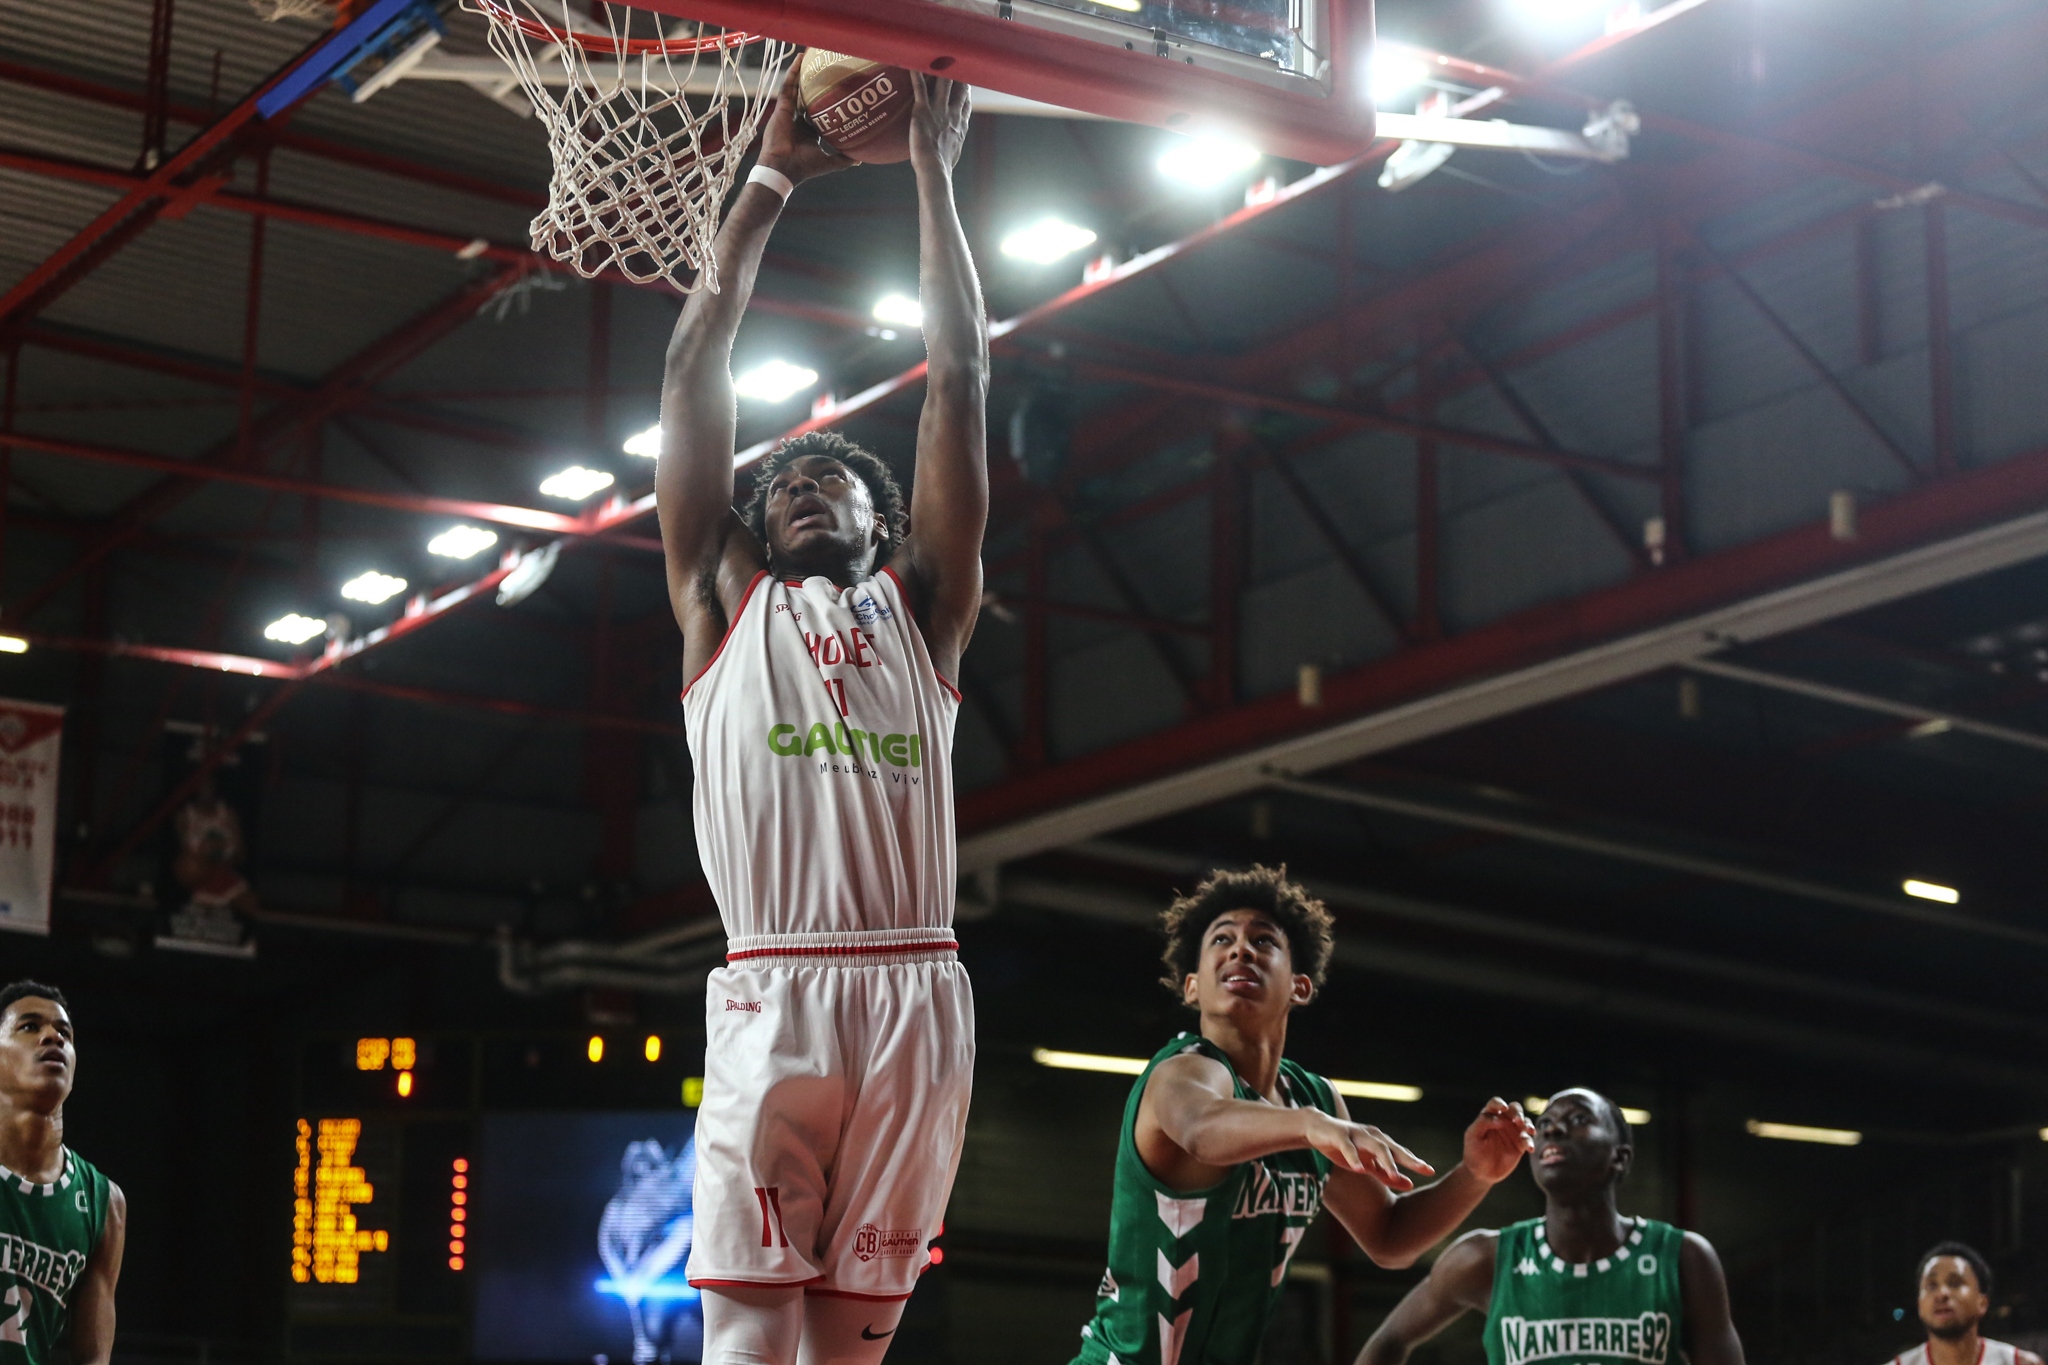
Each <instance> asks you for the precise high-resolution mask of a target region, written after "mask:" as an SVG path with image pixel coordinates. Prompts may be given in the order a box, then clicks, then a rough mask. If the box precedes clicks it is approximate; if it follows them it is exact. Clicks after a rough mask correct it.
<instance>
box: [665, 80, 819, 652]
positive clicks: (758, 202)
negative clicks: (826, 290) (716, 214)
mask: <svg viewBox="0 0 2048 1365" xmlns="http://www.w3.org/2000/svg"><path fill="white" fill-rule="evenodd" d="M797 98H798V97H797V76H796V72H795V70H793V69H792V70H791V72H790V74H789V79H788V80H786V81H784V82H783V85H782V94H781V96H780V98H779V99H778V100H777V101H776V105H775V111H774V113H772V114H770V115H769V116H768V121H767V124H766V125H765V126H764V127H763V129H762V132H761V158H760V164H761V165H763V166H766V167H768V168H769V169H770V170H773V171H777V172H780V173H781V174H782V175H784V176H786V177H788V179H789V180H790V182H791V183H792V184H802V183H803V182H804V181H806V180H809V179H812V178H814V177H816V176H819V175H823V174H825V173H827V172H828V171H832V170H837V169H838V168H840V167H841V166H845V165H848V164H850V163H848V162H847V161H845V160H843V159H841V158H839V157H836V156H834V155H833V154H832V153H831V152H828V151H826V150H825V148H824V147H822V146H821V145H820V144H819V143H818V142H817V139H816V138H814V137H811V136H808V135H807V134H805V133H804V132H803V131H801V125H799V124H798V123H797V121H796V106H797ZM781 214H782V196H781V195H779V194H778V193H776V192H775V190H773V189H770V188H769V187H768V186H766V185H757V184H745V185H742V186H741V187H740V192H739V194H738V196H737V197H735V199H734V200H733V205H732V209H731V211H730V212H729V213H727V215H726V219H725V224H724V226H722V227H720V228H719V230H718V238H717V241H716V242H715V244H714V246H713V254H714V256H715V258H716V260H717V266H718V292H717V293H715V294H714V293H712V292H711V291H710V290H708V289H700V290H698V291H697V292H696V293H694V294H692V295H690V300H689V302H688V303H686V304H684V305H683V315H682V317H681V318H680V319H679V320H678V321H677V323H676V330H675V334H674V335H673V336H672V337H670V339H669V344H668V359H667V364H666V366H665V368H664V372H663V376H662V386H661V457H660V460H659V462H658V463H657V464H656V465H655V470H654V493H655V502H656V506H657V510H658V511H659V512H660V515H661V544H662V550H663V552H664V553H665V555H666V556H667V560H668V592H669V602H670V605H671V606H672V607H673V608H674V610H675V614H676V624H677V625H679V626H681V627H682V629H683V637H684V645H683V663H684V673H685V676H689V677H694V676H695V675H696V673H697V672H698V670H699V669H700V668H702V667H703V665H704V664H705V663H707V662H709V661H710V658H711V655H712V653H713V652H714V651H715V650H716V649H717V648H718V641H719V640H720V638H721V637H722V636H723V635H724V633H725V625H726V620H727V618H728V616H729V615H730V613H731V612H732V610H733V609H734V608H735V607H736V606H737V605H738V602H739V597H740V594H741V593H742V592H744V591H745V589H746V585H747V580H748V579H750V578H751V577H752V576H753V573H754V571H755V570H756V569H758V568H761V567H763V566H764V565H765V564H766V562H767V557H766V553H765V552H764V551H763V550H762V548H761V546H760V545H759V543H757V542H756V541H755V540H754V538H753V536H752V535H750V534H749V533H748V532H747V530H746V528H745V527H744V526H742V525H741V524H740V521H739V518H738V517H736V516H734V515H733V511H732V456H733V433H734V430H735V427H736V425H737V418H736V414H735V411H734V397H733V388H732V343H733V338H734V337H735V336H736V335H737V334H738V332H739V327H740V318H741V317H742V316H743V315H744V314H745V313H746V311H747V303H748V301H749V300H751V299H752V298H753V296H754V277H755V275H756V274H757V273H759V271H760V268H761V254H762V252H763V251H764V250H765V249H766V248H767V245H768V235H769V233H770V232H772V231H773V230H774V227H775V222H776V220H777V219H778V218H779V217H780V216H781Z"/></svg>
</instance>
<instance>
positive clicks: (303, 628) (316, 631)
mask: <svg viewBox="0 0 2048 1365" xmlns="http://www.w3.org/2000/svg"><path fill="white" fill-rule="evenodd" d="M326 633H327V623H326V622H325V621H323V620H321V619H320V618H319V617H317V616H301V615H299V614H298V613H297V612H295V611H293V612H287V613H285V614H284V615H283V616H280V617H278V618H277V619H276V620H275V621H272V622H271V623H270V624H269V625H267V626H265V627H264V628H263V638H264V639H266V640H277V641H279V642H281V643H283V644H288V645H302V644H304V643H306V641H308V640H311V639H315V638H317V637H319V636H322V635H325V634H326Z"/></svg>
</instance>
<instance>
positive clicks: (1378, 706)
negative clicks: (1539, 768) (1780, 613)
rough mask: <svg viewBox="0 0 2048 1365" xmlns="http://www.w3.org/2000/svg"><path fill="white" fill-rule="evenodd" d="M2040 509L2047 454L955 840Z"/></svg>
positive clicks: (1120, 756)
mask: <svg viewBox="0 0 2048 1365" xmlns="http://www.w3.org/2000/svg"><path fill="white" fill-rule="evenodd" d="M2044 502H2048V450H2038V451H2034V452H2031V453H2029V454H2026V455H2021V456H2016V457H2014V458H2012V459H2009V460H2006V461H2003V462H2001V463H1999V464H1996V465H1991V466H1987V467H1984V468H1979V469H1972V470H1969V471H1966V472H1964V473H1960V474H1957V475H1954V476H1952V477H1950V478H1947V479H1943V480H1939V481H1936V482H1933V483H1929V484H1924V485H1921V486H1919V487H1917V488H1914V489H1912V490H1910V491H1908V492H1905V493H1901V494H1899V495H1897V496H1896V497H1893V498H1890V499H1887V500H1885V501H1882V502H1878V503H1874V504H1872V505H1870V506H1868V507H1867V508H1865V509H1864V511H1863V514H1862V516H1861V518H1860V521H1859V525H1858V534H1857V538H1856V539H1855V540H1853V541H1846V542H1845V541H1839V540H1836V539H1834V537H1833V536H1832V535H1831V534H1830V533H1829V528H1828V525H1827V522H1826V521H1825V520H1824V519H1823V520H1822V521H1820V522H1815V523H1808V524H1806V525H1803V526H1799V527H1796V528H1794V529H1792V530H1790V531H1785V532H1781V533H1779V534H1777V535H1773V536H1769V537H1766V538H1764V539H1762V540H1759V541H1754V542H1751V543H1750V544H1747V545H1743V546H1739V547H1737V548H1735V549H1730V550H1724V551H1721V552H1719V553H1715V554H1709V555H1702V556H1699V557H1697V558H1694V559H1691V560H1689V561H1687V562H1685V563H1683V564H1678V565H1673V566H1671V567H1667V568H1665V569H1663V570H1660V571H1659V572H1657V573H1652V574H1639V575H1636V576H1635V577H1632V578H1630V579H1629V580H1627V581H1626V582H1623V583H1620V584H1618V585H1616V586H1614V587H1612V588H1605V589H1601V590H1599V591H1596V592H1592V593H1587V594H1584V595H1583V596H1580V597H1575V598H1571V599H1569V600H1566V601H1562V602H1551V603H1546V604H1544V605H1542V606H1538V607H1533V608H1530V609H1528V610H1525V611H1521V612H1518V613H1516V614H1514V615H1512V616H1509V617H1507V618H1505V619H1503V620H1500V621H1496V622H1495V623H1493V624H1492V625H1488V626H1483V627H1480V628H1479V629H1477V630H1473V631H1470V632H1468V633H1466V634H1463V635H1457V636H1452V637H1450V638H1448V639H1445V640H1440V641H1435V642H1432V643H1429V644H1424V645H1418V646H1413V647H1410V648H1408V649H1405V650H1402V651H1401V652H1400V653H1397V654H1394V655H1392V656H1390V657H1388V658H1385V659H1382V660H1380V661H1378V662H1375V663H1371V664H1367V665H1365V666H1363V667H1360V668H1356V669H1353V670H1351V671H1349V672H1346V673H1342V674H1338V675H1336V676H1334V677H1330V678H1326V679H1325V680H1324V683H1323V703H1324V704H1323V706H1322V707H1320V708H1318V709H1313V710H1311V709H1307V708H1304V707H1302V706H1301V705H1300V703H1299V701H1298V700H1297V699H1296V698H1295V697H1294V696H1293V695H1292V694H1291V693H1287V694H1281V695H1276V696H1269V697H1265V698H1262V699H1260V700H1258V701H1255V702H1248V703H1245V704H1243V705H1240V706H1236V707H1232V708H1230V709H1229V710H1227V711H1221V712H1215V713H1211V714H1209V715H1205V716H1201V717H1198V718H1196V719H1193V720H1190V721H1187V722H1184V723H1182V724H1179V725H1176V726H1173V727H1170V728H1168V729H1166V730H1163V731H1160V732H1157V733H1154V734H1151V735H1147V736H1145V737H1144V738H1142V739H1137V740H1132V741H1129V742H1127V743H1124V744H1119V745H1115V746H1112V747H1111V748H1108V749H1102V750H1098V751H1097V752H1095V753H1092V754H1089V755H1086V756H1084V757H1082V758H1077V759H1073V760H1071V761H1069V762H1066V763H1061V764H1057V765H1054V766H1052V767H1049V768H1045V769H1042V770H1040V771H1038V772H1035V773H1028V774H1024V775H1021V776H1018V777H1014V778H1010V779H1008V780H1005V781H1003V782H1000V783H997V784H996V785H994V786H991V787H987V788H984V789H982V790H981V791H978V792H972V793H968V794H966V795H963V796H962V797H961V798H960V811H959V822H960V829H961V832H962V833H963V834H965V833H971V832H975V831H980V830H986V829H990V828H993V827H995V826H998V825H1004V824H1008V823H1011V822H1013V821H1016V820H1019V819H1022V818H1025V817H1027V816H1031V815H1036V814H1039V813H1041V812H1044V811H1048V810H1053V809H1056V808H1059V807H1062V806H1065V805H1068V804H1071V803H1073V802H1075V801H1078V800H1081V799H1083V798H1086V797H1092V796H1100V795H1103V794H1105V793H1108V792H1113V791H1117V790H1120V789H1123V788H1126V787H1131V786H1135V785H1137V784H1139V783H1142V782H1146V781H1150V780H1154V779H1158V778H1162V777H1165V776H1168V775H1170V774H1172V773H1175V772H1179V771H1182V770H1184V769H1186V768H1189V767H1192V766H1195V765H1197V764H1200V763H1205V762H1209V761H1213V760H1215V759H1219V758H1223V757H1226V756H1228V755H1230V754H1233V753H1240V752H1243V751H1245V750H1249V749H1255V748H1258V747H1259V746H1261V745H1264V744H1268V743H1273V742H1276V741H1279V740H1283V739H1288V738H1292V737H1295V736H1299V735H1303V734H1309V733H1313V732H1315V731H1318V730H1323V729H1326V728H1328V727H1329V726H1331V725H1333V724H1335V723H1337V722H1339V721H1342V720H1345V719H1347V718H1350V717H1354V716H1361V715H1366V714H1370V713H1372V712H1377V711H1382V710H1385V709H1387V708H1389V707H1393V706H1397V705H1400V704H1402V703H1404V702H1409V701H1414V700H1416V699H1418V698H1421V697H1425V696H1428V695H1431V694H1433V693H1436V692H1441V691H1444V690H1446V689H1448V688H1451V687H1454V686H1457V685H1459V684H1461V683H1466V682H1470V681H1472V680H1475V679H1478V678H1483V677H1487V676H1491V675H1494V674H1499V673H1505V672H1509V671H1512V670H1514V669H1517V668H1524V667H1529V666H1532V665H1535V664H1538V663H1541V662H1544V661H1546V660H1549V659H1554V658H1557V657H1560V656H1562V655H1566V654H1569V653H1572V652H1574V651H1576V650H1581V649H1586V648H1590V647H1592V646H1595V645H1598V644H1600V643H1602V642H1604V641H1608V640H1612V639H1615V638H1618V637H1620V636H1623V635H1627V634H1630V633H1632V632H1636V631H1642V630H1648V629H1652V628H1655V627H1657V626H1660V625H1663V624H1665V623H1667V622H1669V621H1672V620H1675V619H1679V618H1682V617H1685V616H1688V615H1691V614H1694V613H1699V612H1703V611H1708V610H1711V609H1713V608H1715V607H1718V606H1723V605H1726V604H1728V603H1732V602H1737V601H1741V600H1743V599H1746V598H1750V597H1755V596H1758V595H1760V594H1763V593H1766V592H1770V591H1772V590H1774V589H1778V588H1784V587H1789V586H1791V585H1793V584H1796V583H1800V582H1804V581H1807V580H1810V579H1813V578H1817V577H1819V576H1821V575H1823V574H1826V573H1830V572H1834V571H1838V570H1842V569H1848V568H1852V567H1854V566H1855V565H1857V564H1861V563H1867V562H1870V561H1872V560H1876V559H1880V558H1883V557H1886V556H1889V555H1894V554H1898V553H1901V552H1903V551H1906V550H1910V549H1913V548H1915V547H1917V546H1920V545H1924V544H1928V543H1930V542H1934V541H1938V540H1942V539H1945V538H1948V537H1952V536H1956V535H1961V534H1965V533H1967V532H1969V531H1973V530H1977V529H1979V528H1981V527H1984V526H1987V525H1991V524H1995V523H1997V522H1998V521H2000V520H2003V519H2006V518H2009V517H2012V516H2014V515H2016V514H2019V513H2024V512H2028V511H2032V510H2035V509H2038V508H2039V507H2040V506H2041V505H2042V504H2043V503H2044Z"/></svg>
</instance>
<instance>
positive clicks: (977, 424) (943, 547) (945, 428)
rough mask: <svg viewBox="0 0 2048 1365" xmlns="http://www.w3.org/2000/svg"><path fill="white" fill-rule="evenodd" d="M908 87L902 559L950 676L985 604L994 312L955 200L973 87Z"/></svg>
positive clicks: (933, 646)
mask: <svg viewBox="0 0 2048 1365" xmlns="http://www.w3.org/2000/svg"><path fill="white" fill-rule="evenodd" d="M911 84H912V94H913V96H914V99H915V109H914V110H913V112H912V114H911V129H910V163H911V166H912V167H913V169H915V170H916V172H917V220H918V281H917V283H918V302H919V304H920V305H921V306H922V308H923V310H924V345H925V357H926V365H927V370H926V376H925V398H924V412H923V414H922V415H921V416H920V417H919V418H918V423H917V477H916V485H915V487H913V488H912V489H911V499H910V528H911V530H910V540H909V543H908V544H907V545H906V547H905V551H906V552H905V554H904V555H903V556H902V557H901V563H902V564H903V567H904V569H905V570H906V571H907V572H906V574H905V580H906V584H907V586H908V587H909V588H910V590H911V593H912V594H913V599H914V601H913V605H914V607H915V609H916V611H917V612H918V614H919V622H920V624H921V625H922V626H923V628H924V633H925V645H926V647H927V648H928V649H930V650H931V654H932V662H933V664H934V665H935V666H936V667H937V668H938V670H939V671H940V672H941V673H943V674H945V675H946V676H947V677H952V676H954V675H955V674H956V672H957V671H958V668H959V664H960V655H961V653H962V651H964V650H965V649H966V648H967V640H968V637H969V636H970V635H972V634H973V633H974V618H975V615H976V614H977V613H978V612H979V611H980V610H981V538H982V532H983V531H984V530H985V529H986V527H987V525H988V413H987V400H988V318H987V314H986V312H985V311H984V309H983V306H982V300H981V281H980V279H979V278H978V277H977V276H976V275H975V273H974V257H973V255H972V254H971V253H970V252H969V251H968V249H967V234H966V233H965V232H964V231H963V230H962V229H961V227H960V214H959V211H958V210H957V209H956V208H955V207H954V204H953V163H954V162H956V161H958V160H959V159H960V148H961V146H962V144H963V143H964V142H965V141H966V139H967V121H968V115H969V112H970V110H969V102H968V87H967V86H966V85H964V84H962V83H961V82H958V81H948V80H941V79H939V78H938V77H935V76H925V75H922V74H918V73H913V74H912V76H911Z"/></svg>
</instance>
